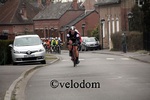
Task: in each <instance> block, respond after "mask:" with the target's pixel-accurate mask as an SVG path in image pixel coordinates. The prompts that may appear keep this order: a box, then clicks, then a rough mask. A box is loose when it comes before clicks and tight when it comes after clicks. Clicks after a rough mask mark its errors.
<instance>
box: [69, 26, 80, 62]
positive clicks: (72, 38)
mask: <svg viewBox="0 0 150 100" xmlns="http://www.w3.org/2000/svg"><path fill="white" fill-rule="evenodd" d="M73 43H74V44H75V45H74V46H72V44H73ZM79 43H80V37H79V33H78V32H77V31H75V26H71V27H70V31H69V32H68V33H67V46H68V50H69V56H72V49H73V50H75V56H76V64H79V63H80V61H79V52H78V44H79ZM72 47H73V48H72Z"/></svg>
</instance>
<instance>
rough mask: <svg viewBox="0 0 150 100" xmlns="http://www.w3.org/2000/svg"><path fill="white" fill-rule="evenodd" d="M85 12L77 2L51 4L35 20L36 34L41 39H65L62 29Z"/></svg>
mask: <svg viewBox="0 0 150 100" xmlns="http://www.w3.org/2000/svg"><path fill="white" fill-rule="evenodd" d="M83 12H84V9H81V8H79V7H78V4H77V0H74V1H73V2H64V3H61V2H57V3H50V4H49V5H48V6H47V7H46V8H45V9H43V10H42V11H40V12H39V13H38V14H37V15H36V16H35V17H34V18H33V21H34V28H35V33H37V34H38V35H39V36H40V37H41V38H49V37H58V36H61V37H63V36H62V35H63V34H61V32H60V29H61V28H63V27H64V26H65V25H66V24H67V23H69V22H70V21H72V20H73V19H75V18H76V17H77V16H79V15H80V14H81V13H83Z"/></svg>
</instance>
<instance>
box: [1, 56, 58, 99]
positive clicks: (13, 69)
mask: <svg viewBox="0 0 150 100" xmlns="http://www.w3.org/2000/svg"><path fill="white" fill-rule="evenodd" d="M57 60H58V58H57V57H56V56H53V55H50V54H47V55H46V64H44V65H43V64H35V65H33V64H24V65H16V66H13V65H4V66H0V100H4V97H5V94H6V91H7V92H8V93H11V92H12V91H11V90H10V88H14V86H15V85H16V84H15V80H17V79H18V78H19V77H20V76H21V75H23V74H22V73H26V72H27V71H29V70H32V69H35V68H39V67H44V66H47V65H50V64H52V63H54V62H55V61H57Z"/></svg>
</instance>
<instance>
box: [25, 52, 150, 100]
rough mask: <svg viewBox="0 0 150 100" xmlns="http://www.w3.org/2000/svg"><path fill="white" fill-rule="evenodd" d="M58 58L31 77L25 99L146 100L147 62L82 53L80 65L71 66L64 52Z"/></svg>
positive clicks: (149, 90)
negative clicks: (59, 58)
mask: <svg viewBox="0 0 150 100" xmlns="http://www.w3.org/2000/svg"><path fill="white" fill-rule="evenodd" d="M60 57H61V60H60V61H59V62H57V63H55V64H53V65H50V66H48V67H44V68H41V69H40V70H38V71H37V72H36V73H35V74H34V75H33V76H32V77H31V79H30V80H29V82H28V84H27V87H26V90H25V100H150V65H149V64H148V63H142V62H139V61H136V60H132V59H129V58H125V57H123V56H115V55H106V54H96V53H92V52H82V53H80V61H81V62H80V64H79V65H78V66H77V67H73V63H72V62H71V61H70V58H69V57H68V52H62V54H61V55H60ZM54 87H55V88H54ZM56 87H57V88H56Z"/></svg>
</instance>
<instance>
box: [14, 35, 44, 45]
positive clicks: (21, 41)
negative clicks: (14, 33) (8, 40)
mask: <svg viewBox="0 0 150 100" xmlns="http://www.w3.org/2000/svg"><path fill="white" fill-rule="evenodd" d="M41 43H42V41H41V40H40V38H38V37H22V38H16V39H15V41H14V45H15V46H33V45H39V44H41Z"/></svg>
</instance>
